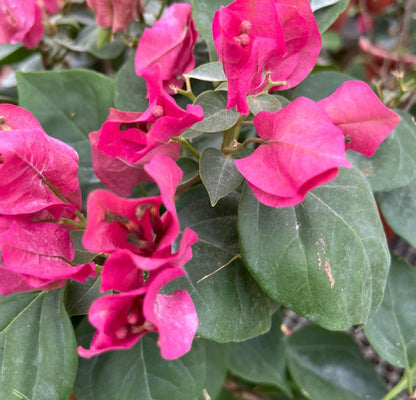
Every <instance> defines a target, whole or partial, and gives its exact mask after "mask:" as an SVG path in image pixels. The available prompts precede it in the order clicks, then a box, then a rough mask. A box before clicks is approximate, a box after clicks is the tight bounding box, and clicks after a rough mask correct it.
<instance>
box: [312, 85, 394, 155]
mask: <svg viewBox="0 0 416 400" xmlns="http://www.w3.org/2000/svg"><path fill="white" fill-rule="evenodd" d="M318 105H319V106H321V107H322V108H323V109H324V110H325V111H326V113H327V114H328V115H329V117H330V118H331V119H332V121H333V122H334V124H335V125H336V126H338V127H339V128H340V129H341V130H342V133H343V134H344V136H345V137H348V139H347V140H346V148H347V149H351V150H354V151H357V152H359V153H362V154H364V155H365V156H367V157H371V156H372V155H373V154H374V153H375V151H376V150H377V148H378V146H379V145H380V144H381V142H382V141H383V140H384V139H385V138H386V137H387V136H388V135H389V134H390V133H391V131H392V130H393V129H394V128H395V127H396V125H397V124H398V123H399V121H400V117H399V116H398V115H397V114H396V113H394V112H393V111H391V110H389V109H388V108H387V107H386V106H385V105H384V104H383V103H382V102H381V101H380V99H379V98H378V97H377V96H376V95H375V94H374V93H373V91H372V90H371V89H370V87H369V86H368V85H367V84H366V83H364V82H361V81H348V82H345V83H343V84H342V85H341V86H340V87H339V88H338V89H337V90H336V91H335V92H334V93H332V94H331V95H330V96H328V97H326V98H325V99H323V100H321V101H319V102H318Z"/></svg>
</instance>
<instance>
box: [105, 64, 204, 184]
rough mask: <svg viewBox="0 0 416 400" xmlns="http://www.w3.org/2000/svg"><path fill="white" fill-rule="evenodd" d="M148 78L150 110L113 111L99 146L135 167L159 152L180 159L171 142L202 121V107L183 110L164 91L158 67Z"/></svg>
mask: <svg viewBox="0 0 416 400" xmlns="http://www.w3.org/2000/svg"><path fill="white" fill-rule="evenodd" d="M145 78H146V80H147V84H148V94H149V108H148V109H147V110H146V111H145V112H144V113H138V112H127V111H118V110H114V109H112V110H111V111H110V116H109V117H108V119H107V121H106V122H105V123H104V125H103V126H102V128H101V131H100V134H99V138H98V144H97V149H98V150H100V151H102V152H103V153H106V154H107V155H109V156H110V157H118V158H120V159H122V160H125V161H126V162H127V163H129V164H134V166H135V167H137V166H141V165H143V164H145V163H147V162H149V161H150V159H151V158H152V157H153V156H154V154H156V153H161V154H164V155H167V156H169V157H171V158H173V159H176V158H178V157H179V150H180V146H179V144H178V143H172V142H170V143H169V140H170V139H171V138H172V137H174V136H179V135H180V134H181V133H182V132H184V131H185V130H186V129H188V128H190V127H191V126H192V125H193V124H194V123H196V122H198V121H201V120H202V119H203V110H202V108H201V107H200V106H193V105H188V106H187V107H186V111H185V110H182V108H180V107H179V106H178V105H177V104H176V103H175V100H174V99H173V98H172V97H170V96H169V95H168V94H167V93H166V92H165V91H164V90H163V87H162V81H161V80H160V68H159V66H158V65H156V66H154V67H152V68H151V69H149V70H147V71H146V74H145ZM136 183H138V182H136Z"/></svg>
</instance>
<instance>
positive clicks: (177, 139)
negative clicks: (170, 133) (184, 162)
mask: <svg viewBox="0 0 416 400" xmlns="http://www.w3.org/2000/svg"><path fill="white" fill-rule="evenodd" d="M171 140H174V141H175V142H179V143H180V144H183V145H184V146H185V147H186V149H187V150H188V151H189V152H190V153H191V154H192V155H193V156H194V157H196V158H197V159H198V160H199V159H200V158H201V155H200V154H199V153H198V150H197V149H196V148H195V147H193V146H192V145H191V144H190V143H189V142H188V141H187V140H186V139H184V138H183V137H181V136H176V137H173V138H172V139H171Z"/></svg>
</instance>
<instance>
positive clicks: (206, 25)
mask: <svg viewBox="0 0 416 400" xmlns="http://www.w3.org/2000/svg"><path fill="white" fill-rule="evenodd" d="M230 3H231V1H230V0H210V1H206V0H191V4H192V17H193V18H194V20H195V25H196V28H197V29H198V32H199V34H200V35H201V36H202V38H203V39H204V40H205V41H206V42H207V45H208V51H209V58H210V60H211V61H216V60H218V54H217V51H216V50H215V46H214V40H213V39H212V20H213V19H214V13H215V11H217V10H219V9H220V7H221V6H226V5H227V4H230Z"/></svg>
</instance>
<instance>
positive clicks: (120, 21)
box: [87, 0, 144, 32]
mask: <svg viewBox="0 0 416 400" xmlns="http://www.w3.org/2000/svg"><path fill="white" fill-rule="evenodd" d="M87 4H88V6H89V7H90V8H92V9H93V10H94V11H95V13H96V18H95V19H96V22H97V24H98V25H100V26H101V27H103V28H111V30H112V32H118V31H122V30H125V29H127V28H128V27H129V26H130V24H131V22H132V21H133V19H135V18H138V17H139V15H140V14H142V13H143V11H144V7H143V3H142V0H87Z"/></svg>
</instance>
